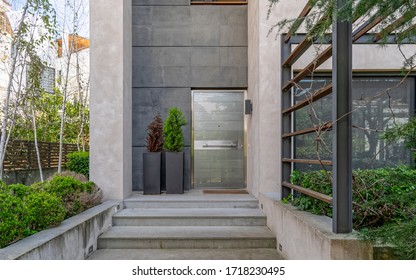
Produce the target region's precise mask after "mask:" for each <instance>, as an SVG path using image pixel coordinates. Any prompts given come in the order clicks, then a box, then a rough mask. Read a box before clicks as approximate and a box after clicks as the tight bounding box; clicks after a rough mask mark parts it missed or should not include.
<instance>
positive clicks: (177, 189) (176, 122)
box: [163, 107, 186, 194]
mask: <svg viewBox="0 0 416 280" xmlns="http://www.w3.org/2000/svg"><path fill="white" fill-rule="evenodd" d="M184 125H186V120H185V117H184V115H183V113H182V111H181V110H180V109H178V108H176V107H174V108H171V109H170V110H169V115H168V117H167V119H166V121H165V124H164V127H163V135H164V138H165V142H164V145H163V146H164V148H165V150H166V153H165V167H166V193H174V194H181V193H183V166H184V154H183V148H184V137H183V131H182V126H184Z"/></svg>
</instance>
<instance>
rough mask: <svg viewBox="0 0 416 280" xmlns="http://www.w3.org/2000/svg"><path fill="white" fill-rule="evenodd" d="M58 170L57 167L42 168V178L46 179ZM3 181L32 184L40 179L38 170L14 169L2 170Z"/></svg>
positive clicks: (8, 183)
mask: <svg viewBox="0 0 416 280" xmlns="http://www.w3.org/2000/svg"><path fill="white" fill-rule="evenodd" d="M56 172H58V168H42V173H43V178H45V179H47V178H49V177H51V176H53V175H54V174H55V173H56ZM2 180H3V182H5V183H6V184H7V185H10V184H24V185H27V186H29V185H32V184H33V183H35V182H39V181H40V174H39V170H36V169H31V170H16V171H8V170H6V171H4V172H3V179H2Z"/></svg>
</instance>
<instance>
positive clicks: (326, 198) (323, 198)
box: [282, 182, 332, 204]
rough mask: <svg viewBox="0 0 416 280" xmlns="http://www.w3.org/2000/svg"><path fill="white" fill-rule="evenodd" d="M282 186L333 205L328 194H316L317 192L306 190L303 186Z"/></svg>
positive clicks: (286, 183) (285, 184)
mask: <svg viewBox="0 0 416 280" xmlns="http://www.w3.org/2000/svg"><path fill="white" fill-rule="evenodd" d="M282 185H283V186H284V187H286V188H290V189H292V190H295V191H297V192H300V193H303V194H306V195H308V196H311V197H313V198H316V199H319V200H321V201H323V202H326V203H329V204H332V197H330V196H328V195H326V194H322V193H320V192H316V191H313V190H310V189H306V188H303V187H301V186H297V185H293V184H291V183H288V182H282Z"/></svg>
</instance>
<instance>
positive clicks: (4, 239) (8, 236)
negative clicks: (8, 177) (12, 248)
mask: <svg viewBox="0 0 416 280" xmlns="http://www.w3.org/2000/svg"><path fill="white" fill-rule="evenodd" d="M27 228H28V223H27V216H26V211H25V207H24V205H23V201H22V199H20V198H19V197H15V196H13V195H12V194H10V193H7V192H0V248H2V247H4V246H7V245H8V244H10V243H12V242H14V241H17V240H19V239H21V238H23V237H24V236H25V232H26V231H27Z"/></svg>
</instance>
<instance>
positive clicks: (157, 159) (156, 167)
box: [143, 152, 162, 194]
mask: <svg viewBox="0 0 416 280" xmlns="http://www.w3.org/2000/svg"><path fill="white" fill-rule="evenodd" d="M161 172H162V153H161V152H155V153H143V193H144V194H160V191H161V182H162V180H161V178H162V175H161V174H162V173H161Z"/></svg>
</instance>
